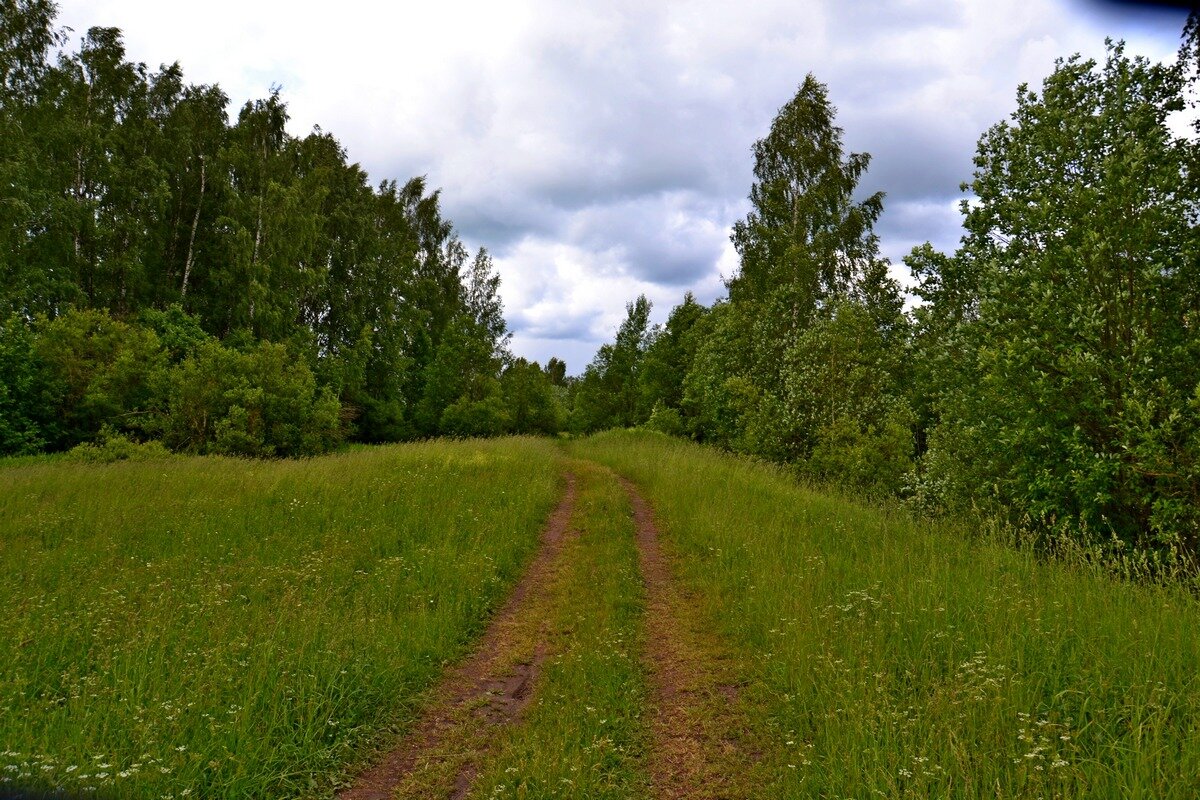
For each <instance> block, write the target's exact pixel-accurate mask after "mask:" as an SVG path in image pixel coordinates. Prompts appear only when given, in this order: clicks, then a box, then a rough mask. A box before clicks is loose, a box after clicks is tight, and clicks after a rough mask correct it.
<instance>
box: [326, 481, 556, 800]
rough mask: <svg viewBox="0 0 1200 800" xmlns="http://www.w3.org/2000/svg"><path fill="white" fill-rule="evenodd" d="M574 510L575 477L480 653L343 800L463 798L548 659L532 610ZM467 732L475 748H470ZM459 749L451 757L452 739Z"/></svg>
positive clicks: (446, 682) (445, 682) (450, 676)
mask: <svg viewBox="0 0 1200 800" xmlns="http://www.w3.org/2000/svg"><path fill="white" fill-rule="evenodd" d="M574 505H575V477H574V476H573V475H568V476H567V490H566V493H565V494H564V496H563V499H562V501H561V502H560V503H559V505H558V508H557V509H555V511H554V513H553V514H552V515H551V516H550V519H549V521H548V522H547V524H546V527H545V529H544V530H543V532H542V541H541V547H540V549H539V551H538V553H537V555H536V556H535V557H534V559H533V561H532V562H531V563H530V565H529V567H528V568H527V570H526V572H525V574H524V576H522V578H521V580H520V582H519V583H518V584H517V586H516V588H515V589H514V590H513V593H512V595H510V596H509V598H508V601H507V602H506V603H505V604H504V607H503V608H502V609H501V610H500V612H499V613H498V614H497V615H496V617H495V619H494V620H493V621H492V623H491V625H490V626H489V627H488V629H487V632H486V633H484V635H483V638H482V640H481V641H480V644H479V647H478V649H477V650H476V651H475V653H474V654H473V655H472V656H471V657H469V658H468V659H467V660H466V661H465V662H464V663H462V664H460V665H459V666H457V667H455V668H453V669H452V670H450V671H449V672H448V673H447V675H446V677H445V678H443V679H442V683H441V685H440V686H439V687H438V689H437V691H436V692H435V695H434V697H435V699H434V700H433V702H432V703H431V705H430V706H429V707H428V708H427V709H426V710H425V712H424V713H423V714H422V715H421V717H420V719H419V720H418V721H417V722H416V724H415V725H414V726H413V728H412V730H411V731H410V732H409V733H408V735H407V736H405V737H404V739H403V740H401V742H400V743H399V745H398V746H397V747H396V748H395V749H393V750H391V751H390V752H388V753H386V754H385V755H384V756H383V757H382V759H381V760H380V761H379V762H378V763H376V764H375V765H374V766H372V767H371V768H369V769H368V770H367V771H366V772H364V773H362V774H361V775H359V776H358V778H357V779H356V780H355V782H354V784H353V785H352V786H350V787H349V788H348V789H346V790H344V791H343V792H341V793H340V794H338V798H340V800H391V798H393V797H396V796H397V795H398V794H399V795H400V796H404V797H439V798H446V797H450V798H463V797H465V796H466V795H467V792H468V791H469V789H470V786H471V782H472V780H474V777H475V774H476V771H477V769H478V766H477V761H476V760H477V759H478V758H479V757H480V756H481V755H482V754H483V753H484V752H486V750H487V748H488V747H489V745H490V744H491V742H492V740H493V739H494V738H495V733H496V732H497V731H498V730H499V729H500V728H501V726H504V725H508V724H511V723H513V722H514V721H516V720H518V719H519V718H520V716H521V713H522V712H523V711H524V709H525V706H526V705H527V703H528V700H529V697H530V692H531V689H532V687H533V685H534V683H535V682H536V680H537V675H538V672H539V671H540V669H541V666H542V663H543V661H544V660H545V657H546V649H547V647H546V641H545V631H544V627H543V626H542V625H541V623H540V620H539V617H538V615H537V613H536V605H537V603H532V602H530V601H531V600H533V599H534V598H536V597H538V596H541V595H544V594H545V593H546V586H547V583H548V582H549V579H550V578H551V576H552V575H553V574H554V566H555V561H556V560H557V558H558V556H559V553H560V551H561V550H562V544H563V540H564V539H565V538H566V536H567V533H568V530H569V523H570V519H571V513H572V510H573V509H574ZM464 728H466V729H469V731H470V733H469V735H468V736H466V738H467V739H468V740H469V744H470V746H469V747H467V748H463V747H462V745H463V744H465V743H466V742H464V741H463V739H464ZM450 738H453V739H454V740H455V745H457V746H455V747H453V749H451V750H449V751H448V750H447V749H446V748H445V747H444V746H443V745H444V744H446V743H447V739H450Z"/></svg>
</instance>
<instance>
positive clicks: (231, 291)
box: [0, 0, 563, 455]
mask: <svg viewBox="0 0 1200 800" xmlns="http://www.w3.org/2000/svg"><path fill="white" fill-rule="evenodd" d="M55 13H56V8H55V5H54V4H53V2H50V0H0V453H27V452H36V451H40V450H62V449H66V448H70V447H73V446H76V445H79V444H81V443H87V442H91V441H94V440H96V439H97V437H100V438H112V437H119V438H121V437H123V438H129V439H132V440H148V439H153V440H159V441H162V442H163V443H165V444H166V445H167V446H169V447H171V448H172V449H176V450H181V451H185V452H196V453H229V454H239V455H304V454H314V453H319V452H324V451H326V450H329V449H330V448H332V447H335V446H337V445H338V444H339V443H340V442H342V441H343V440H345V439H347V438H349V439H351V440H355V441H364V442H379V441H397V440H402V439H409V438H413V437H420V436H431V435H438V434H453V435H488V434H498V433H505V432H552V431H556V430H558V429H559V428H560V427H561V424H562V421H561V420H562V417H563V411H562V407H561V401H560V399H559V394H561V390H559V389H555V387H554V385H553V383H552V377H553V376H554V375H558V382H559V383H561V382H562V381H561V377H562V375H561V373H562V369H561V365H550V370H549V371H546V370H543V369H541V368H540V367H539V366H538V365H535V364H530V363H528V362H526V361H524V360H522V359H514V358H513V357H512V355H511V354H510V352H509V351H508V347H507V342H508V333H507V330H506V326H505V321H504V316H503V309H502V307H501V302H500V298H499V294H498V287H499V278H498V276H497V275H496V274H495V272H494V270H493V267H492V262H491V259H490V258H489V256H488V254H487V252H486V251H484V250H480V251H479V252H477V253H474V254H472V253H471V252H469V251H468V250H467V248H466V247H465V246H464V245H463V243H462V242H461V240H460V239H459V237H458V235H457V233H456V232H455V230H454V228H453V226H452V224H451V223H450V222H449V221H448V220H447V219H446V218H445V217H444V215H443V213H442V210H441V206H440V202H439V195H438V192H436V191H430V190H429V189H428V187H427V186H426V184H425V181H424V180H423V179H422V178H414V179H412V180H409V181H408V182H406V183H403V184H401V183H398V182H396V181H384V182H382V183H381V184H379V185H378V186H372V185H371V184H370V183H369V181H368V178H367V175H366V173H365V172H364V171H363V170H362V168H361V167H360V166H359V165H358V164H355V163H352V162H350V161H349V160H348V158H347V154H346V151H345V149H344V148H343V147H342V146H341V144H339V142H338V141H337V139H336V138H334V136H333V135H332V134H329V133H327V132H324V131H322V130H320V129H315V130H313V131H312V132H311V133H310V134H308V135H307V136H304V137H295V136H292V135H289V133H288V132H287V130H286V123H287V121H288V112H287V106H286V104H285V103H284V101H283V100H282V98H281V96H280V93H279V91H278V90H273V91H272V92H271V93H270V95H269V96H268V97H266V98H263V99H260V100H255V101H252V102H248V103H246V104H245V105H244V106H243V107H242V108H241V109H240V110H239V111H238V113H237V115H236V118H234V119H230V118H229V115H228V113H227V108H228V106H229V99H228V97H226V95H225V94H224V93H223V92H222V91H221V90H220V88H219V87H217V86H203V85H193V84H189V83H187V82H186V81H185V80H184V78H183V72H182V70H181V68H180V67H179V65H178V64H172V65H169V66H163V67H161V68H160V69H158V70H157V71H154V70H149V69H147V67H146V66H145V65H144V64H140V63H134V62H131V61H130V60H128V58H127V57H126V54H125V49H124V46H123V44H122V39H121V34H120V31H118V30H117V29H115V28H100V27H97V28H92V29H90V30H89V31H88V32H87V34H86V35H85V36H83V37H82V40H81V42H80V43H79V45H78V47H69V46H68V45H69V41H68V35H67V32H66V31H64V30H62V29H59V28H56V27H55V23H54V17H55Z"/></svg>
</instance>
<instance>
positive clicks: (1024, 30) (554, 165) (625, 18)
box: [61, 0, 1183, 372]
mask: <svg viewBox="0 0 1200 800" xmlns="http://www.w3.org/2000/svg"><path fill="white" fill-rule="evenodd" d="M212 2H213V3H215V7H216V9H217V11H214V13H213V14H209V15H202V16H201V17H198V18H196V19H194V20H189V22H188V24H181V20H180V18H178V16H177V14H179V13H182V12H173V11H171V7H170V4H162V3H156V2H151V0H62V2H61V5H62V6H63V17H64V19H63V21H64V22H66V23H68V24H71V25H73V26H74V27H75V28H76V29H77V30H85V29H86V27H87V26H88V25H91V24H116V25H120V26H122V27H125V28H126V29H127V42H128V43H129V52H130V56H131V57H132V58H135V59H138V60H143V61H146V62H148V63H151V64H157V63H161V62H164V61H166V62H170V61H173V60H175V59H180V60H181V62H182V63H183V65H184V67H185V69H186V70H187V74H188V77H189V78H190V79H192V80H200V81H203V82H219V83H221V85H222V86H223V87H224V88H225V89H226V90H227V91H229V92H230V93H231V95H232V96H234V97H235V100H237V101H238V102H240V99H241V98H244V97H247V96H261V94H262V93H263V91H265V87H266V86H269V85H270V84H271V83H283V84H284V85H285V87H286V89H285V99H286V100H288V102H289V108H290V109H291V111H292V114H293V126H294V127H295V129H296V131H297V132H299V133H304V132H306V131H307V129H308V128H309V127H310V126H311V125H312V124H313V123H314V122H315V123H319V124H320V125H321V126H322V128H324V129H325V130H328V131H331V132H332V133H334V135H336V136H338V138H339V139H340V140H341V141H342V142H343V143H344V144H345V145H346V147H347V149H348V151H349V154H350V157H351V158H352V159H354V160H357V161H360V162H361V163H362V164H363V165H364V166H365V167H366V168H367V169H368V170H369V171H370V174H371V175H372V179H373V180H374V181H375V182H376V183H378V181H379V180H380V179H382V178H396V179H398V180H400V181H403V180H406V179H407V178H409V177H412V176H413V175H425V176H427V180H428V182H429V185H430V187H431V188H437V187H440V188H442V189H443V194H442V203H443V207H444V209H445V211H446V214H447V216H448V217H450V218H451V219H452V220H453V221H454V222H455V224H456V226H457V228H458V229H459V231H460V232H461V234H462V235H463V237H464V239H466V240H467V242H468V243H469V244H471V245H472V246H479V245H485V246H487V247H489V249H491V250H492V251H493V254H494V255H495V256H496V257H497V264H498V265H501V266H502V277H503V280H504V284H503V286H502V289H501V291H502V294H504V297H505V301H506V308H507V310H508V315H509V322H510V327H511V328H512V329H513V330H514V331H516V337H515V339H514V342H515V344H514V347H516V349H517V351H518V352H519V353H520V354H522V355H528V356H530V357H534V358H538V359H539V360H541V361H543V362H544V361H545V359H546V358H547V357H548V356H549V355H552V354H555V353H556V352H557V353H558V354H560V355H562V356H565V357H566V358H567V360H568V362H569V364H570V366H571V370H572V372H577V371H578V370H579V369H581V368H582V366H583V365H584V364H585V363H586V362H587V360H588V359H589V358H590V357H591V353H592V352H594V351H595V349H596V347H597V346H598V345H599V343H600V342H601V341H603V340H604V339H606V338H608V337H609V336H611V334H612V328H613V325H614V320H617V319H619V317H620V316H621V315H622V314H623V310H624V302H625V301H627V300H629V299H631V297H633V296H634V295H635V294H636V293H637V292H640V291H645V292H647V293H648V294H651V295H653V297H654V298H656V299H657V300H658V301H659V302H660V303H661V302H665V301H663V298H674V300H673V301H672V302H678V298H679V297H681V296H682V293H683V291H684V290H686V289H696V290H697V292H698V294H699V295H700V296H701V297H702V298H703V299H707V300H711V299H713V298H714V297H715V296H717V295H718V294H720V291H721V288H720V282H719V280H717V278H716V273H717V271H718V269H719V268H720V269H725V270H726V271H728V270H729V269H730V268H731V265H730V262H729V261H728V260H726V261H724V262H721V261H720V260H721V259H722V258H723V257H724V258H726V259H728V253H729V250H728V243H727V240H728V229H729V226H730V225H731V224H732V223H733V222H734V221H735V220H737V219H738V218H739V217H741V216H742V215H743V214H744V213H745V211H746V196H747V194H748V192H749V189H750V184H751V181H752V178H753V176H752V172H751V166H752V165H751V157H750V147H751V145H752V143H753V142H754V140H755V139H757V138H760V137H761V136H763V135H764V134H766V133H767V131H768V128H769V125H770V122H771V119H772V117H773V116H774V114H775V112H776V110H777V109H778V108H779V107H780V106H782V105H783V104H784V103H785V102H786V101H787V100H788V99H789V98H790V97H791V95H792V93H793V92H794V91H795V89H796V87H797V85H799V83H800V82H801V81H802V80H803V78H804V75H805V74H806V73H808V72H812V73H813V74H815V75H816V77H817V78H818V79H819V80H822V81H824V82H826V83H827V84H828V86H829V89H830V99H831V100H832V102H833V103H834V104H835V105H836V106H837V107H838V109H839V115H838V124H839V125H841V126H842V128H843V129H844V130H845V143H846V147H847V149H848V150H856V151H864V150H865V151H867V152H870V153H871V154H872V157H873V159H872V163H871V168H870V171H869V172H868V174H867V176H866V178H865V179H864V180H863V182H862V191H863V192H864V193H868V192H872V191H875V190H883V191H885V192H886V193H887V199H886V200H885V203H884V208H885V210H884V214H883V217H882V218H881V219H880V221H879V225H878V229H877V231H878V233H879V235H880V238H881V247H882V250H883V252H884V254H885V255H888V256H889V257H891V258H893V259H894V260H898V259H899V258H900V257H901V256H903V254H904V253H905V252H907V250H908V249H909V248H911V247H912V246H913V245H914V244H919V243H920V242H923V241H926V240H930V241H932V242H933V243H934V244H935V246H938V247H941V248H943V249H952V248H953V247H954V246H955V243H956V241H957V239H958V237H959V235H960V234H961V227H960V217H959V214H958V212H957V211H956V210H955V208H954V202H955V200H957V199H958V198H959V197H961V193H960V192H959V190H958V186H959V184H960V183H961V182H963V181H966V180H969V179H970V177H971V168H972V166H971V157H972V154H973V151H974V146H975V142H976V141H977V140H978V138H979V136H980V134H981V133H982V132H983V131H984V129H985V128H986V127H987V126H989V125H991V124H993V123H995V122H996V121H998V120H1000V119H1002V118H1004V117H1005V115H1006V114H1007V113H1008V112H1009V111H1010V110H1011V108H1012V105H1013V99H1014V95H1015V89H1016V85H1017V83H1019V82H1020V81H1022V80H1030V81H1038V80H1040V78H1041V77H1042V76H1044V75H1045V74H1046V72H1047V71H1048V70H1049V69H1050V66H1051V62H1052V58H1053V57H1054V56H1055V55H1058V56H1066V55H1069V54H1070V53H1072V52H1074V51H1075V50H1083V51H1085V52H1090V53H1092V54H1095V53H1098V52H1100V51H1101V50H1102V47H1103V38H1104V36H1105V35H1106V34H1111V35H1113V36H1114V37H1122V36H1124V37H1127V38H1128V39H1129V40H1130V50H1131V52H1144V53H1145V54H1147V55H1149V56H1151V57H1155V58H1161V57H1163V56H1166V55H1170V54H1171V53H1172V52H1173V51H1174V48H1175V47H1176V45H1177V42H1178V33H1179V29H1180V27H1181V25H1182V21H1183V14H1182V12H1171V13H1158V14H1149V15H1146V14H1139V13H1131V12H1127V11H1115V10H1113V9H1112V8H1107V9H1105V8H1102V7H1101V5H1102V4H1098V3H1095V2H1088V0H1043V2H1039V3H1031V2H1026V0H1006V1H1005V2H1001V3H980V2H976V0H892V1H891V2H877V3H848V2H838V1H837V0H756V2H753V3H746V4H736V5H735V4H729V3H722V2H718V0H685V1H684V2H679V3H653V2H652V3H646V2H644V0H605V1H604V2H574V1H573V0H513V2H512V3H511V4H504V7H503V8H500V7H498V6H497V4H480V5H478V6H471V5H470V4H469V3H465V4H464V3H462V2H460V0H448V1H447V3H441V4H425V5H423V6H419V7H418V6H411V7H410V6H404V7H401V6H403V4H401V5H399V6H396V5H395V4H393V6H394V7H393V6H379V5H377V4H371V3H369V2H368V0H345V3H344V6H345V7H344V9H343V11H344V13H341V14H339V15H334V16H333V17H330V16H328V15H326V16H323V17H317V16H312V15H303V14H294V13H292V11H293V9H292V8H291V6H290V5H288V4H287V3H285V2H284V0H261V2H256V3H253V4H249V5H247V4H245V3H242V2H239V0H212ZM218 12H219V13H218ZM173 14H176V16H175V17H173V16H172V15H173ZM233 14H239V15H242V16H244V17H245V24H244V25H242V26H239V27H238V28H237V29H235V30H230V29H229V28H228V26H222V25H221V24H220V20H222V19H227V18H228V17H229V16H230V15H233ZM364 19H366V20H369V21H370V24H371V25H372V26H373V29H374V30H378V31H380V32H381V35H385V34H384V32H387V33H386V35H387V36H388V37H389V42H391V43H392V44H393V45H395V46H392V47H388V48H372V47H363V44H362V42H363V39H362V31H363V20H364ZM393 39H394V40H395V41H394V42H393V41H392V40H393ZM310 40H311V41H320V42H322V47H320V48H315V47H314V48H297V47H295V42H297V41H310ZM214 41H219V42H221V45H220V47H219V48H214V47H213V46H212V42H214ZM1138 48H1140V49H1138ZM256 87H263V88H261V89H259V88H256ZM235 110H236V109H235ZM718 265H720V266H718ZM581 287H582V288H581ZM505 293H506V294H505ZM660 311H661V312H663V313H664V314H665V310H664V309H662V308H660V307H656V314H657V313H659V312H660ZM522 348H524V349H522Z"/></svg>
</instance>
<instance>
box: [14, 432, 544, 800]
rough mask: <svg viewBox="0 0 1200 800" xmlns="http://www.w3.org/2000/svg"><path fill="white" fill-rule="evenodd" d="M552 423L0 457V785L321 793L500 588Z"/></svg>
mask: <svg viewBox="0 0 1200 800" xmlns="http://www.w3.org/2000/svg"><path fill="white" fill-rule="evenodd" d="M560 461H561V459H560V457H559V453H558V450H557V448H555V446H554V445H553V444H551V443H548V442H543V441H537V440H522V439H510V440H501V441H491V442H464V443H430V444H420V445H405V446H396V447H379V448H370V449H361V450H356V451H353V452H349V453H344V454H341V455H335V456H329V457H324V458H320V459H313V460H309V461H278V462H261V461H258V462H251V461H240V460H233V459H220V458H170V459H165V460H161V461H148V462H140V463H116V464H110V465H96V466H88V465H80V464H72V463H64V462H61V461H58V462H50V463H37V462H34V463H29V462H23V463H17V464H16V465H13V466H8V467H3V466H0V789H3V787H4V786H5V785H8V786H12V785H22V786H31V787H42V788H52V787H61V788H62V789H65V790H66V791H68V792H71V793H72V794H74V793H76V792H79V791H82V790H94V791H95V792H96V794H98V795H99V796H101V797H103V796H110V795H111V796H120V797H146V798H150V797H153V798H162V797H185V796H192V797H196V796H203V797H289V796H301V795H303V796H310V795H322V794H328V793H329V792H330V791H331V788H332V786H333V785H334V783H335V781H336V780H337V779H338V776H339V775H342V774H344V770H345V768H346V766H347V764H351V763H353V762H355V761H356V760H360V759H361V758H363V755H364V753H365V752H366V751H369V749H370V747H371V746H372V745H373V744H378V743H380V737H381V735H382V736H386V733H387V731H388V729H389V728H393V729H394V728H398V727H400V726H402V725H403V724H404V722H405V721H406V719H407V718H408V717H409V715H410V714H411V712H412V709H413V707H414V705H415V704H416V703H417V702H419V700H420V699H421V693H422V691H423V690H425V689H426V688H427V687H429V686H430V685H431V682H432V681H433V680H434V679H435V678H436V677H437V675H438V674H439V672H440V671H441V668H442V666H443V664H444V662H446V661H447V660H448V659H452V658H455V657H456V656H458V655H460V654H461V653H462V652H463V650H464V648H465V647H466V645H467V643H468V642H469V640H470V639H471V638H472V636H473V635H475V634H477V633H478V632H479V631H481V629H482V626H483V624H484V623H485V620H486V616H487V614H488V612H489V610H491V609H492V608H493V607H494V606H495V605H496V604H497V603H498V602H499V601H500V600H501V599H502V598H503V597H504V595H505V594H506V592H507V590H508V589H509V588H510V586H511V585H512V583H513V582H514V580H515V579H516V577H517V576H518V575H519V573H520V570H521V568H522V566H523V565H524V563H525V561H526V559H527V557H528V556H529V554H530V553H531V552H532V550H533V549H534V547H535V546H536V543H537V538H538V531H539V529H540V526H541V524H542V522H543V521H544V519H545V517H546V515H547V514H548V512H549V510H550V508H551V507H552V505H553V504H554V502H555V501H556V499H557V496H558V494H559V491H560V489H561V478H560Z"/></svg>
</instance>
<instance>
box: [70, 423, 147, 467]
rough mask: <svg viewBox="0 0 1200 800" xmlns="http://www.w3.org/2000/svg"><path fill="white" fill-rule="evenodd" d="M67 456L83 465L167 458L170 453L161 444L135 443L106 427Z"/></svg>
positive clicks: (74, 448)
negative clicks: (93, 439) (90, 440)
mask: <svg viewBox="0 0 1200 800" xmlns="http://www.w3.org/2000/svg"><path fill="white" fill-rule="evenodd" d="M68 456H69V457H70V459H71V460H72V461H79V462H82V463H84V464H111V463H112V462H114V461H149V460H151V459H155V458H169V457H170V456H171V451H170V450H168V449H167V448H166V447H163V444H162V442H156V441H148V442H135V441H133V440H132V439H130V438H129V437H127V436H124V435H122V434H120V433H117V432H116V431H115V430H113V429H112V428H111V427H109V426H107V425H106V426H104V427H103V428H101V429H100V434H99V435H98V436H97V437H96V440H95V441H93V442H84V443H83V444H79V445H76V446H75V447H72V448H71V450H70V452H69V453H68Z"/></svg>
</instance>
